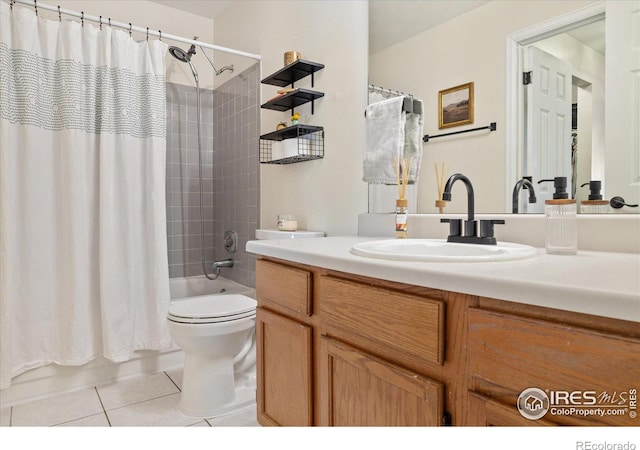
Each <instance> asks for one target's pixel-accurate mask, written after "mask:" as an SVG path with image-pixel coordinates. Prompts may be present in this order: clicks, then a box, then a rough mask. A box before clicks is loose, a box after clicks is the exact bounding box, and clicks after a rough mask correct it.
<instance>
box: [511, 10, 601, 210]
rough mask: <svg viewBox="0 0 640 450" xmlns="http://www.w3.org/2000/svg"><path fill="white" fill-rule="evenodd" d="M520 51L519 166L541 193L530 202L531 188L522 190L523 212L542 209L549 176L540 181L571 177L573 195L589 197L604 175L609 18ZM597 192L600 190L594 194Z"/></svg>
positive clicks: (581, 198)
mask: <svg viewBox="0 0 640 450" xmlns="http://www.w3.org/2000/svg"><path fill="white" fill-rule="evenodd" d="M519 51H520V58H519V60H520V61H519V62H520V63H519V66H520V67H522V68H521V69H518V72H522V73H523V74H524V73H526V74H527V75H526V76H527V80H526V84H523V86H522V94H521V95H522V97H521V102H520V105H519V114H520V115H521V117H522V119H521V123H522V124H523V127H524V129H523V132H524V135H523V139H522V147H521V149H520V151H521V155H519V158H518V159H519V164H518V166H519V167H518V168H519V170H520V171H519V173H520V174H521V176H526V177H530V178H529V179H533V181H534V184H535V191H536V194H537V202H536V203H528V201H527V196H528V193H527V192H526V191H524V190H523V191H522V192H520V198H519V204H520V210H519V212H523V213H543V212H544V201H545V200H547V199H551V198H552V196H553V190H554V189H553V183H551V182H545V183H541V184H538V182H539V181H540V180H543V179H553V178H554V177H556V176H565V177H566V178H567V193H568V194H569V197H570V198H575V199H576V202H577V203H578V205H581V203H582V202H583V201H586V200H589V195H590V193H591V192H590V190H589V187H590V184H589V183H590V181H591V180H598V181H600V182H602V181H603V180H604V178H605V173H604V163H605V142H604V135H605V121H604V105H605V86H604V81H605V52H606V50H605V18H604V17H596V20H595V21H594V22H590V21H588V23H585V24H582V25H580V26H578V27H577V28H573V29H570V30H568V31H566V32H563V33H559V34H556V35H554V36H549V37H544V38H542V39H540V40H538V41H535V42H532V43H530V44H527V45H522V46H521V48H520V49H519ZM558 80H564V82H563V83H560V82H558ZM524 82H525V81H523V83H524ZM554 93H555V95H554ZM552 96H553V98H551V97H552ZM595 187H597V185H596V186H595ZM597 195H602V191H600V190H598V191H597V192H595V191H594V193H593V195H592V198H595V196H597ZM602 198H604V197H602ZM605 209H606V208H605ZM578 210H580V208H578Z"/></svg>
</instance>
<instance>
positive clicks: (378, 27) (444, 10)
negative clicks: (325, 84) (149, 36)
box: [152, 0, 604, 54]
mask: <svg viewBox="0 0 640 450" xmlns="http://www.w3.org/2000/svg"><path fill="white" fill-rule="evenodd" d="M152 1H154V3H159V4H162V5H165V6H169V7H171V8H176V9H180V10H182V11H187V12H190V13H193V14H196V15H199V16H203V17H208V18H210V19H215V18H216V17H218V16H219V15H220V14H221V13H222V12H223V11H224V9H225V8H226V7H227V6H229V4H231V2H233V1H234V0H152ZM262 1H268V0H262ZM298 1H302V0H298ZM315 1H321V0H315ZM486 3H489V0H456V1H452V0H369V53H376V52H378V51H380V50H383V49H385V48H387V47H390V46H391V45H394V44H396V43H398V42H401V41H404V40H405V39H408V38H410V37H412V36H415V35H416V34H419V33H421V32H423V31H426V30H428V29H430V28H433V27H435V26H437V25H440V24H441V23H444V22H446V21H448V20H451V19H453V18H454V17H457V16H460V15H462V14H465V13H467V12H469V11H471V10H472V9H475V8H478V7H479V6H482V5H484V4H486ZM569 34H571V35H572V36H573V37H574V38H576V39H578V40H579V41H581V42H583V43H584V44H586V45H587V46H589V47H591V48H594V49H595V50H596V51H598V52H599V53H601V54H604V21H601V22H599V23H595V24H592V25H590V26H585V27H581V28H579V29H576V30H572V31H571V32H569Z"/></svg>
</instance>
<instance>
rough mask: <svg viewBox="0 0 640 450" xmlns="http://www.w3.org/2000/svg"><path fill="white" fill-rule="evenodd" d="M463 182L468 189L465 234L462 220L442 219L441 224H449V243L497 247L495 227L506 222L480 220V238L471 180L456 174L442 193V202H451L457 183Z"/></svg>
mask: <svg viewBox="0 0 640 450" xmlns="http://www.w3.org/2000/svg"><path fill="white" fill-rule="evenodd" d="M458 180H460V181H462V182H463V183H464V185H465V186H466V188H467V220H465V221H464V233H462V227H461V222H462V220H461V219H440V222H443V223H448V224H449V237H448V238H447V242H458V243H465V244H488V245H496V238H495V237H494V235H493V226H494V225H496V224H504V220H480V236H478V223H477V221H476V220H475V218H474V217H475V215H474V209H475V208H474V194H473V186H472V185H471V181H469V178H467V177H465V176H464V175H462V174H461V173H455V174H453V175H451V176H450V177H449V179H448V180H447V184H445V186H444V191H443V192H442V200H444V201H446V202H449V201H451V188H452V187H453V183H455V182H456V181H458Z"/></svg>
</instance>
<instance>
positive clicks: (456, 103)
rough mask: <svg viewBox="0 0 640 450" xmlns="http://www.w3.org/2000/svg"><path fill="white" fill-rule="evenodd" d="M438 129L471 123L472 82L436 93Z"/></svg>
mask: <svg viewBox="0 0 640 450" xmlns="http://www.w3.org/2000/svg"><path fill="white" fill-rule="evenodd" d="M438 122H439V123H438V125H439V128H440V129H443V128H450V127H457V126H460V125H466V124H469V123H473V82H471V83H466V84H461V85H459V86H455V87H452V88H449V89H445V90H443V91H440V92H438Z"/></svg>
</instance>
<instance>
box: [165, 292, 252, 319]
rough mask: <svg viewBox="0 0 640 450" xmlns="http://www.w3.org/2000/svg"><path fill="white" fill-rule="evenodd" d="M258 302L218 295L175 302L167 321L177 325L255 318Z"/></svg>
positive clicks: (240, 296)
mask: <svg viewBox="0 0 640 450" xmlns="http://www.w3.org/2000/svg"><path fill="white" fill-rule="evenodd" d="M256 306H257V302H256V301H255V300H254V299H252V298H249V297H247V296H245V295H237V294H230V295H216V296H201V297H193V298H189V299H186V300H179V301H174V302H172V303H171V304H170V305H169V313H168V315H167V319H168V320H170V321H172V322H177V323H193V324H198V323H202V324H206V323H220V322H231V321H234V320H240V319H245V318H248V317H254V316H255V314H256Z"/></svg>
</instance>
